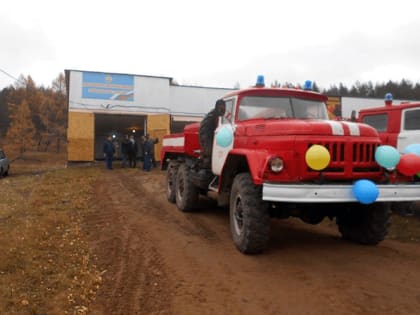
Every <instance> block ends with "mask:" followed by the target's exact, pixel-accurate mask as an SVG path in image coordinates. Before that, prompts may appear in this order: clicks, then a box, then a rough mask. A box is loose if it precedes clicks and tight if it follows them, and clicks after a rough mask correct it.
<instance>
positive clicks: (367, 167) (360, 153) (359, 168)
mask: <svg viewBox="0 0 420 315" xmlns="http://www.w3.org/2000/svg"><path fill="white" fill-rule="evenodd" d="M314 144H319V145H323V146H324V147H325V148H327V150H328V151H329V152H330V156H331V161H330V164H329V166H328V168H326V169H325V170H323V171H322V172H323V173H328V172H332V173H344V172H351V173H360V172H362V173H363V172H378V171H380V168H379V166H378V164H377V163H376V162H375V150H376V148H377V147H378V144H377V143H366V142H317V143H308V146H307V149H309V148H310V147H311V146H312V145H314ZM308 172H309V173H313V172H318V171H314V170H312V169H310V168H308Z"/></svg>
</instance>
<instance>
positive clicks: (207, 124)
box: [103, 99, 226, 172]
mask: <svg viewBox="0 0 420 315" xmlns="http://www.w3.org/2000/svg"><path fill="white" fill-rule="evenodd" d="M225 111H226V103H225V101H224V100H222V99H219V100H217V101H216V104H215V106H214V108H213V109H212V110H211V111H210V112H209V113H207V115H206V116H205V117H204V118H203V120H202V121H201V124H200V130H199V138H200V139H199V140H200V146H201V160H202V167H203V168H207V169H210V168H211V155H212V147H213V139H214V131H215V129H216V127H217V124H218V120H219V117H222V116H223V115H224V114H225ZM156 143H158V139H157V138H155V139H151V138H150V136H149V134H147V135H145V136H141V143H140V146H137V142H136V140H135V139H134V136H133V135H130V136H128V135H125V137H124V140H123V141H122V143H121V166H122V167H123V168H124V167H126V166H127V160H128V165H129V167H132V168H135V167H136V164H137V156H138V154H139V153H140V154H139V156H140V160H142V161H143V170H144V171H146V172H150V170H151V168H152V166H153V167H156V161H155V152H154V147H155V144H156ZM103 152H104V156H105V162H106V168H107V169H112V160H113V157H114V155H115V153H116V148H115V145H114V144H113V142H112V137H111V136H109V137H108V139H107V140H106V141H105V143H104V146H103Z"/></svg>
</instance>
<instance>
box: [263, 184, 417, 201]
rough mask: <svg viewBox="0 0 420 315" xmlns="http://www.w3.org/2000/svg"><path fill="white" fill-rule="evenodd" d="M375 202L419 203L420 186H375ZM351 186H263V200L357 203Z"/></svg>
mask: <svg viewBox="0 0 420 315" xmlns="http://www.w3.org/2000/svg"><path fill="white" fill-rule="evenodd" d="M377 187H378V190H379V196H378V198H377V199H376V201H380V202H400V201H419V200H420V185H419V184H412V185H407V184H405V185H377ZM352 188H353V186H352V185H310V184H302V185H282V184H271V183H264V184H263V200H265V201H277V202H296V203H318V202H319V203H325V202H358V201H357V199H356V198H355V197H354V195H353V193H352Z"/></svg>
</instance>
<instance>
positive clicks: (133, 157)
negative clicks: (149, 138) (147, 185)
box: [128, 135, 138, 168]
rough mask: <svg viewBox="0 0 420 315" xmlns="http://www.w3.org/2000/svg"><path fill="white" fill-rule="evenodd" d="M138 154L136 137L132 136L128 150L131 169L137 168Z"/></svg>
mask: <svg viewBox="0 0 420 315" xmlns="http://www.w3.org/2000/svg"><path fill="white" fill-rule="evenodd" d="M137 152H138V147H137V142H136V140H135V139H134V136H133V135H131V136H130V143H129V150H128V160H129V165H130V167H133V168H134V167H136V162H137Z"/></svg>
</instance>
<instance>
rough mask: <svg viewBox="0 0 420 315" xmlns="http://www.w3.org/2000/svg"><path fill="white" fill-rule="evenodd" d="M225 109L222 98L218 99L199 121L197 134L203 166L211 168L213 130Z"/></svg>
mask: <svg viewBox="0 0 420 315" xmlns="http://www.w3.org/2000/svg"><path fill="white" fill-rule="evenodd" d="M225 111H226V103H225V101H224V100H222V99H219V100H217V101H216V104H215V106H214V108H213V109H212V110H211V111H210V112H208V113H207V115H206V116H204V118H203V120H202V121H201V123H200V130H199V136H200V146H201V159H202V163H203V164H202V167H203V168H211V154H212V149H213V139H214V131H215V130H216V127H217V123H218V120H219V117H221V116H223V115H224V114H225Z"/></svg>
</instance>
